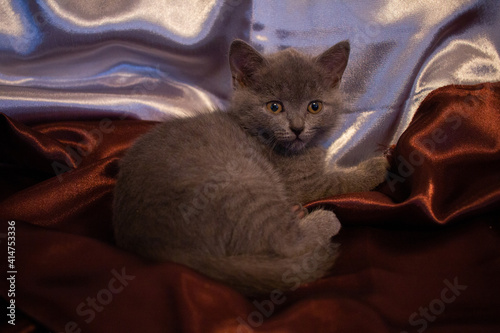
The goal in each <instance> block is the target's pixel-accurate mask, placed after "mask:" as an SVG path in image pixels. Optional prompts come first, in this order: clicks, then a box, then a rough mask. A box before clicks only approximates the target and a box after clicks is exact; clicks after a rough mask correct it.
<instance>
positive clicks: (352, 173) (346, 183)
mask: <svg viewBox="0 0 500 333" xmlns="http://www.w3.org/2000/svg"><path fill="white" fill-rule="evenodd" d="M388 168H389V162H388V161H387V159H386V158H385V157H374V158H371V159H369V160H367V161H364V162H363V163H361V164H359V165H358V166H356V167H353V168H352V169H351V170H349V171H347V172H340V173H331V174H330V175H329V177H330V178H331V181H330V182H329V183H330V184H331V186H330V187H329V189H328V190H327V193H326V194H327V196H332V195H337V194H342V193H350V192H363V191H369V190H372V189H374V188H375V187H377V186H378V185H380V184H381V183H383V182H384V181H385V178H386V175H387V169H388Z"/></svg>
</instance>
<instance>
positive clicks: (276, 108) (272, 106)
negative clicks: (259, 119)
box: [271, 103, 279, 112]
mask: <svg viewBox="0 0 500 333" xmlns="http://www.w3.org/2000/svg"><path fill="white" fill-rule="evenodd" d="M271 110H272V111H273V112H276V111H278V110H279V106H278V104H277V103H273V104H272V105H271Z"/></svg>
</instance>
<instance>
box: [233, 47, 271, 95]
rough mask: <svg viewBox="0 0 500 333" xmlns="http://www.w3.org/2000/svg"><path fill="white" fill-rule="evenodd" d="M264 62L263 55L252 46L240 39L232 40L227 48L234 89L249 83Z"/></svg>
mask: <svg viewBox="0 0 500 333" xmlns="http://www.w3.org/2000/svg"><path fill="white" fill-rule="evenodd" d="M265 63H266V60H265V59H264V57H263V56H262V55H261V54H260V53H259V52H257V51H256V50H255V49H254V48H253V47H251V46H250V45H248V44H247V43H245V42H244V41H242V40H239V39H236V40H234V41H233V42H232V43H231V47H230V48H229V65H230V67H231V74H232V76H233V87H234V88H235V89H236V88H240V87H245V86H247V85H249V84H250V82H251V78H252V75H253V74H254V73H255V72H256V71H257V70H258V69H259V68H261V67H262V66H264V65H265Z"/></svg>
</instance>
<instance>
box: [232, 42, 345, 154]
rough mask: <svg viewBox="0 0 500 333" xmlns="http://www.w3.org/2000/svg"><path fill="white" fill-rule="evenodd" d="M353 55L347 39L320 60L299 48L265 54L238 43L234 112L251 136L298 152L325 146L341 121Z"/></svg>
mask: <svg viewBox="0 0 500 333" xmlns="http://www.w3.org/2000/svg"><path fill="white" fill-rule="evenodd" d="M348 53H349V44H348V43H347V42H342V43H339V44H337V45H335V46H334V47H332V48H330V49H329V50H327V51H325V52H324V53H323V54H321V55H320V56H318V57H316V58H311V57H308V56H305V55H302V54H300V53H298V52H296V51H295V50H293V49H287V50H284V51H281V52H278V53H275V54H273V55H270V56H268V57H266V58H265V57H263V56H262V55H260V54H259V53H258V52H257V51H255V50H254V49H253V48H251V47H250V46H249V45H248V44H246V43H244V42H242V41H235V42H233V44H232V46H231V51H230V64H231V70H232V74H233V84H234V87H235V91H234V95H233V101H232V106H233V107H232V109H231V112H232V113H233V114H234V115H235V116H236V117H237V119H238V121H239V122H240V124H241V125H242V126H243V127H244V128H245V129H246V130H247V131H248V132H249V133H250V134H252V135H255V136H258V137H259V138H260V139H261V140H263V141H264V142H266V143H267V144H269V145H270V146H272V147H276V148H278V149H280V150H284V151H286V152H290V153H294V152H299V151H301V150H302V149H304V148H306V147H308V146H312V145H317V144H319V143H320V142H321V141H322V140H324V139H325V138H326V137H327V135H328V134H329V133H330V132H331V130H332V129H333V128H334V127H335V125H336V121H337V118H338V117H337V115H338V114H339V111H340V108H341V100H340V94H339V92H338V85H339V82H340V78H341V76H342V73H343V71H344V69H345V66H346V65H347V57H348Z"/></svg>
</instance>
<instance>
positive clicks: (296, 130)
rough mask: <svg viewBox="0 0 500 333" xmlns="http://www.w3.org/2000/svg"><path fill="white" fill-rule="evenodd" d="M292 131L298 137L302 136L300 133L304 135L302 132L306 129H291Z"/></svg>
mask: <svg viewBox="0 0 500 333" xmlns="http://www.w3.org/2000/svg"><path fill="white" fill-rule="evenodd" d="M290 129H291V130H292V132H293V133H294V134H295V135H296V136H297V137H298V136H299V135H300V133H302V131H303V130H304V127H302V126H301V127H290Z"/></svg>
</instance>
